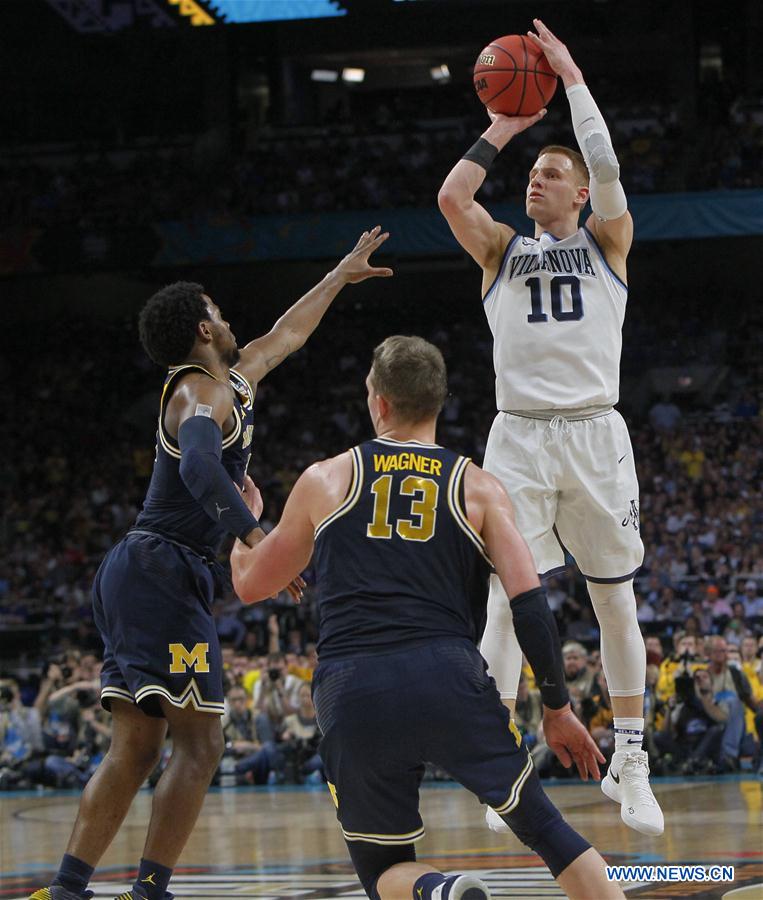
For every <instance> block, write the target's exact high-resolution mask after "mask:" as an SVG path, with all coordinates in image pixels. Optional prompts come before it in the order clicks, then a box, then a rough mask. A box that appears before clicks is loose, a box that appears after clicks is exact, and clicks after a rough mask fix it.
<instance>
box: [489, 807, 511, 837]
mask: <svg viewBox="0 0 763 900" xmlns="http://www.w3.org/2000/svg"><path fill="white" fill-rule="evenodd" d="M485 821H486V822H487V827H488V828H489V829H490V830H491V831H497V832H498V834H507V833H508V832H510V831H511V829H510V828H509V826H508V825H507V824H506V823H505V822H504V821H503V819H502V818H501V817H500V816H499V815H498V813H497V812H496V811H495V810H494V809H493V808H492V806H488V808H487V812H486V813H485Z"/></svg>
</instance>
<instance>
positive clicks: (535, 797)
mask: <svg viewBox="0 0 763 900" xmlns="http://www.w3.org/2000/svg"><path fill="white" fill-rule="evenodd" d="M486 670H487V664H486V663H485V661H484V660H483V658H482V657H481V656H480V654H479V652H478V651H477V649H476V647H474V645H473V644H471V643H470V642H469V641H467V640H459V639H452V640H437V641H431V642H428V643H426V644H424V645H416V646H415V647H412V648H410V649H407V650H401V651H398V652H395V653H389V654H384V655H380V656H366V657H362V658H361V657H356V658H348V659H342V660H336V661H331V660H328V661H326V662H321V663H320V665H319V666H318V668H317V670H316V672H315V676H314V678H313V699H314V702H315V708H316V713H317V717H318V724H319V726H320V729H321V732H322V733H323V740H322V742H321V745H320V755H321V758H322V759H323V763H324V766H325V771H326V777H327V779H328V782H329V790H330V791H331V794H332V798H333V800H334V803H335V805H336V807H337V818H338V820H339V824H340V825H341V828H342V832H343V833H344V837H345V839H346V840H347V841H367V842H370V843H372V844H378V845H385V846H389V845H401V844H410V843H413V842H414V841H417V840H418V839H419V838H421V837H423V835H424V827H423V823H422V820H421V816H420V815H419V785H420V783H421V779H422V776H423V774H424V766H425V763H426V762H431V763H434V764H435V765H437V766H439V767H441V768H443V769H445V771H446V772H448V774H449V775H450V776H451V777H452V778H454V779H455V780H456V781H458V782H460V783H461V784H462V785H463V786H464V787H465V788H467V789H468V790H470V791H471V792H472V793H474V794H476V795H477V797H478V798H479V800H480V801H481V802H482V803H487V804H488V805H489V806H491V807H493V809H495V810H496V811H497V812H498V813H500V814H501V815H504V816H513V815H514V814H515V813H516V814H518V818H519V819H520V820H521V819H522V818H523V814H522V810H523V808H525V809H531V808H532V807H533V806H535V805H536V804H537V803H539V802H548V801H547V800H546V798H545V795H544V794H543V790H542V788H541V786H540V781H539V779H538V776H537V774H536V772H535V770H534V768H533V764H532V760H531V759H530V756H529V754H528V753H527V750H526V749H525V747H524V744H523V743H522V740H521V736H520V734H519V732H518V730H517V728H516V726H515V725H514V723H513V722H511V720H510V717H509V712H508V710H507V709H506V707H505V706H503V704H502V703H501V700H500V696H499V694H498V691H497V690H496V687H495V682H494V681H493V679H492V678H490V676H489V675H488V674H487V671H486Z"/></svg>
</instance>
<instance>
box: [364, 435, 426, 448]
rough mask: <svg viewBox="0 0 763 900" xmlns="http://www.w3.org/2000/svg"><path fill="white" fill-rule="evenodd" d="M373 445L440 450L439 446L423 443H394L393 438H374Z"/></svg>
mask: <svg viewBox="0 0 763 900" xmlns="http://www.w3.org/2000/svg"><path fill="white" fill-rule="evenodd" d="M374 443H375V444H387V445H389V446H390V447H425V448H426V449H427V450H442V447H441V446H440V445H439V444H425V443H424V442H423V441H396V440H395V439H394V438H380V437H377V438H374Z"/></svg>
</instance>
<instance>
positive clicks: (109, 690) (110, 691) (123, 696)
mask: <svg viewBox="0 0 763 900" xmlns="http://www.w3.org/2000/svg"><path fill="white" fill-rule="evenodd" d="M104 697H112V698H113V699H114V700H129V701H130V702H131V703H135V697H133V695H132V694H131V693H130V692H129V691H126V690H124V688H118V687H111V685H109V686H107V687H105V688H102V689H101V700H103V698H104Z"/></svg>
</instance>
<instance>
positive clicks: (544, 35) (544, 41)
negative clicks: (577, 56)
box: [527, 19, 580, 84]
mask: <svg viewBox="0 0 763 900" xmlns="http://www.w3.org/2000/svg"><path fill="white" fill-rule="evenodd" d="M533 25H534V26H535V30H536V31H537V32H538V33H537V34H535V33H534V32H532V31H528V32H527V36H528V37H529V38H530V40H531V41H532V42H533V43H534V44H535V46H536V47H537V48H538V49H539V50H542V51H543V53H544V54H545V56H546V59H547V60H548V64H549V65H550V66H551V68H552V69H553V70H554V71H555V72H556V74H557V75H559V76H561V77H562V78H564V77H565V75H571V74H574V73H576V74H578V75H579V74H580V70H579V69H578V67H577V66H576V65H575V62H574V60H573V59H572V56H571V54H570V51H569V50H568V49H567V47H566V45H565V44H563V43H562V42H561V41H560V40H559V38H558V37H557V36H556V35H555V34H554V33H553V32H552V31H551V29H550V28H547V27H546V26H545V25H544V24H543V22H541V20H540V19H533ZM565 84H566V82H565Z"/></svg>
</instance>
